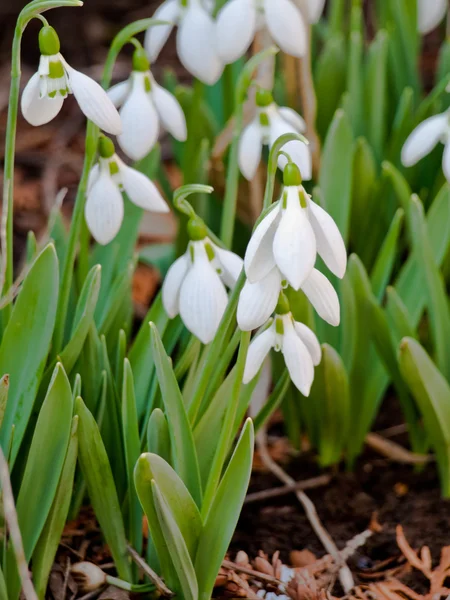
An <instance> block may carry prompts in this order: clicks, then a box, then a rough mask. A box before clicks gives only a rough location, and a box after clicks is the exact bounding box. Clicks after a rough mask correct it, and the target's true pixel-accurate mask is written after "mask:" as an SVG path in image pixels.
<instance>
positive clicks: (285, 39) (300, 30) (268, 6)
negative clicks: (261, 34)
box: [264, 0, 307, 57]
mask: <svg viewBox="0 0 450 600" xmlns="http://www.w3.org/2000/svg"><path fill="white" fill-rule="evenodd" d="M264 11H265V17H266V24H267V28H268V29H269V32H270V35H271V36H272V37H273V39H274V40H275V42H276V44H277V45H278V46H279V47H280V48H281V50H283V52H286V54H291V55H292V56H297V57H301V56H304V54H305V53H306V41H307V31H306V27H305V23H304V21H303V17H302V15H301V13H300V10H299V9H298V8H297V7H296V6H295V5H294V4H293V2H291V0H264Z"/></svg>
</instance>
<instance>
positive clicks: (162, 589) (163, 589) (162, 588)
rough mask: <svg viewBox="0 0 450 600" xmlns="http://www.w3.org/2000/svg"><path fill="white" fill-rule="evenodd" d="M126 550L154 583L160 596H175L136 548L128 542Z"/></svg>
mask: <svg viewBox="0 0 450 600" xmlns="http://www.w3.org/2000/svg"><path fill="white" fill-rule="evenodd" d="M127 550H128V552H129V554H130V556H131V558H132V559H133V560H134V562H135V563H136V564H137V565H138V566H139V567H140V568H141V569H142V570H143V571H144V573H145V574H146V575H147V577H148V578H149V579H150V581H151V582H152V583H154V584H155V586H156V589H157V590H158V592H159V593H160V594H161V595H162V596H166V597H167V598H172V597H173V596H175V594H174V592H172V591H171V590H169V588H168V587H167V586H166V584H165V583H164V581H163V580H162V579H161V577H159V576H158V575H157V574H156V573H155V571H154V570H153V569H152V568H151V567H150V566H149V565H148V564H147V563H146V562H145V560H144V559H143V558H142V557H141V556H140V555H139V554H138V553H137V552H136V550H135V549H134V548H133V547H132V546H130V544H127Z"/></svg>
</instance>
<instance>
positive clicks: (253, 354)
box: [243, 294, 322, 396]
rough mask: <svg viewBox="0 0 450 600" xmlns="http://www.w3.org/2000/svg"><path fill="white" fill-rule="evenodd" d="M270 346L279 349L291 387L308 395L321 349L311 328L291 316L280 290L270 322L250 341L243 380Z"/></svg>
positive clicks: (255, 371)
mask: <svg viewBox="0 0 450 600" xmlns="http://www.w3.org/2000/svg"><path fill="white" fill-rule="evenodd" d="M272 348H274V349H275V351H276V352H280V351H281V352H282V354H283V357H284V361H285V363H286V367H287V369H288V371H289V376H290V378H291V380H292V382H293V384H294V385H295V387H296V388H297V389H298V390H300V392H301V393H302V394H303V395H304V396H309V392H310V389H311V385H312V382H313V380H314V367H315V366H316V365H318V364H319V363H320V360H321V358H322V352H321V348H320V344H319V341H318V340H317V337H316V335H315V334H314V332H313V331H311V329H309V327H307V326H306V325H304V324H303V323H299V322H298V321H295V320H294V318H293V316H292V313H291V312H290V308H289V303H288V301H287V299H286V297H285V296H284V294H281V295H280V299H279V301H278V304H277V307H276V314H275V319H274V320H273V322H272V323H270V324H269V326H268V328H267V329H266V330H265V331H263V332H262V333H260V334H259V335H257V336H256V337H255V339H254V340H253V341H252V342H251V344H250V347H249V349H248V353H247V359H246V363H245V369H244V377H243V382H244V383H249V382H250V381H251V380H252V379H253V378H254V377H255V376H256V375H257V374H258V372H259V370H260V368H261V365H262V364H263V362H264V359H265V358H266V356H267V354H268V353H269V352H270V350H271V349H272Z"/></svg>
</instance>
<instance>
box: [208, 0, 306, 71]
mask: <svg viewBox="0 0 450 600" xmlns="http://www.w3.org/2000/svg"><path fill="white" fill-rule="evenodd" d="M265 27H267V29H268V31H269V33H270V35H271V37H272V39H273V40H274V42H275V43H276V45H277V46H279V47H280V48H281V50H283V52H286V54H291V55H292V56H297V57H301V56H304V54H305V53H306V49H307V39H308V33H307V29H306V25H305V22H304V19H303V17H302V14H301V12H300V10H299V9H298V8H297V7H296V6H295V4H294V2H292V0H230V1H229V2H227V3H226V4H225V6H224V7H223V8H222V9H221V10H220V12H219V14H218V16H217V23H216V32H217V50H218V53H219V56H220V58H221V59H222V60H223V61H224V62H225V63H232V62H234V61H235V60H237V59H238V58H240V57H241V56H242V55H243V54H245V52H246V51H247V50H248V48H249V46H250V44H251V43H252V40H253V38H254V37H255V33H256V32H257V31H258V30H259V29H263V28H265Z"/></svg>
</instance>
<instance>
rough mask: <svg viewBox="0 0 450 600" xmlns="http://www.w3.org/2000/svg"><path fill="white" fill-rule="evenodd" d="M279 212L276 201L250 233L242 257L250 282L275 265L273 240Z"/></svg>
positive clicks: (256, 279)
mask: <svg viewBox="0 0 450 600" xmlns="http://www.w3.org/2000/svg"><path fill="white" fill-rule="evenodd" d="M280 214H281V207H280V204H279V203H277V204H276V205H275V206H274V208H273V209H272V210H271V211H270V212H269V213H268V214H267V215H266V216H265V217H264V219H263V220H262V221H261V223H259V225H258V226H257V227H256V229H255V231H254V232H253V233H252V237H251V238H250V242H249V243H248V246H247V250H246V251H245V258H244V267H245V274H246V275H247V277H248V280H249V281H250V282H251V283H255V282H256V281H259V280H260V279H262V278H263V277H265V276H266V275H267V274H268V273H269V272H270V271H271V270H272V269H273V268H274V266H275V257H274V255H273V240H274V237H275V234H276V231H277V227H278V223H279V217H280Z"/></svg>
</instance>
